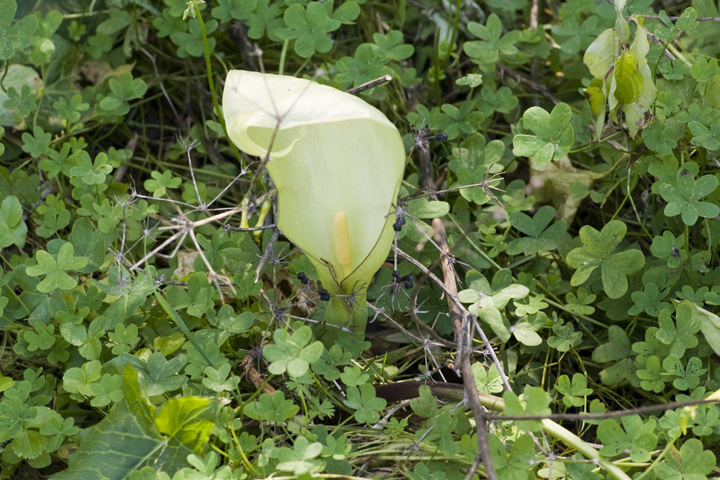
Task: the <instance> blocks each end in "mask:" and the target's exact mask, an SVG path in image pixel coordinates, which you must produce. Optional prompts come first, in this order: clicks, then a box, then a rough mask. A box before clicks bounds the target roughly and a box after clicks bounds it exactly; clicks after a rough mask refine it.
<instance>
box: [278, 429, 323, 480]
mask: <svg viewBox="0 0 720 480" xmlns="http://www.w3.org/2000/svg"><path fill="white" fill-rule="evenodd" d="M320 452H322V443H320V442H313V443H310V442H309V441H308V440H307V439H306V438H305V437H298V438H297V439H296V440H295V445H293V448H292V450H291V449H289V448H287V447H282V448H280V449H279V451H278V454H277V456H278V460H279V461H280V462H279V463H278V464H277V468H278V470H282V471H285V472H292V473H294V474H295V475H304V476H308V475H309V474H310V473H316V472H319V471H320V470H321V469H322V467H323V463H322V462H321V461H320V460H313V459H314V458H315V457H317V456H318V455H320Z"/></svg>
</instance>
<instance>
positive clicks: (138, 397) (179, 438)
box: [51, 364, 218, 480]
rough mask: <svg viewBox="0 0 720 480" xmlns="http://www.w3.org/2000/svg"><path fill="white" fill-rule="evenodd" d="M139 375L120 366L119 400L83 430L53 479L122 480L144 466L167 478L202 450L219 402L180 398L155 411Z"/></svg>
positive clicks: (131, 369)
mask: <svg viewBox="0 0 720 480" xmlns="http://www.w3.org/2000/svg"><path fill="white" fill-rule="evenodd" d="M138 375H139V374H138V372H137V371H136V370H135V369H133V368H132V367H131V366H130V365H129V364H127V365H126V366H125V368H124V370H123V385H124V389H125V398H124V400H122V401H121V402H120V403H118V404H117V405H116V406H115V407H114V408H113V409H112V411H111V412H110V414H109V415H108V416H106V417H105V418H104V419H103V420H101V421H100V422H99V423H98V424H97V425H95V426H92V427H90V428H89V429H88V430H87V433H86V435H85V436H84V437H83V440H82V442H81V444H80V447H79V448H78V449H77V451H76V452H75V453H73V454H72V455H71V456H70V459H69V462H68V464H69V467H68V469H67V470H65V471H64V472H62V473H59V474H57V475H54V476H53V477H51V478H52V480H77V479H80V478H82V479H83V480H102V479H105V478H107V479H110V480H124V479H127V478H128V477H129V475H130V474H131V473H132V472H133V471H135V470H138V469H141V468H142V467H144V466H152V467H153V468H156V469H159V470H162V471H164V472H167V473H169V474H172V473H174V472H175V471H177V470H179V469H180V468H183V467H185V466H186V465H187V461H186V458H187V456H188V455H189V454H191V453H193V450H195V451H197V452H201V451H204V449H205V448H207V445H208V444H207V439H208V435H209V432H210V429H211V428H212V426H213V424H214V422H212V419H213V418H214V415H215V413H214V411H216V408H215V406H217V405H218V404H217V403H215V402H214V401H212V400H210V399H204V398H198V397H182V398H176V399H173V400H170V401H168V402H167V403H166V404H164V405H162V406H161V407H160V409H158V410H157V411H156V409H155V407H154V406H153V405H152V404H150V402H149V401H148V399H147V397H146V395H145V393H144V392H143V390H142V387H141V386H140V383H139V378H138ZM187 445H190V446H192V449H191V448H188V446H187Z"/></svg>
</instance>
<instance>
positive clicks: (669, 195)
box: [659, 162, 720, 226]
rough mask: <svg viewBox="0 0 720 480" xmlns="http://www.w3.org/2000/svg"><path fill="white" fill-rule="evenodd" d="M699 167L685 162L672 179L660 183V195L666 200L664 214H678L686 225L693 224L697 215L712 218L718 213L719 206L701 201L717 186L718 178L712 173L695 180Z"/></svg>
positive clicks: (719, 212)
mask: <svg viewBox="0 0 720 480" xmlns="http://www.w3.org/2000/svg"><path fill="white" fill-rule="evenodd" d="M699 168H700V167H699V166H698V164H697V163H694V162H687V163H685V164H684V165H683V166H682V167H681V168H680V169H679V170H678V171H677V173H676V174H675V179H674V181H672V182H668V183H664V184H662V185H660V189H659V190H660V195H661V196H662V197H663V199H664V200H665V201H666V202H668V204H667V205H666V206H665V215H667V216H668V217H675V216H677V215H680V218H682V221H683V223H684V224H685V225H688V226H691V225H694V224H695V222H697V220H698V217H703V218H713V217H716V216H717V215H718V214H720V207H718V206H717V205H716V204H714V203H710V202H704V201H702V199H703V198H705V197H706V196H708V195H709V194H711V193H712V192H713V191H714V190H715V189H716V188H717V186H718V179H717V177H715V176H714V175H703V176H702V177H700V178H698V179H697V180H696V179H695V175H697V174H698V170H699Z"/></svg>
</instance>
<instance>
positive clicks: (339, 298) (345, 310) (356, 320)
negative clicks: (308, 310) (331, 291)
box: [319, 289, 368, 348]
mask: <svg viewBox="0 0 720 480" xmlns="http://www.w3.org/2000/svg"><path fill="white" fill-rule="evenodd" d="M366 291H367V289H363V290H361V291H357V292H353V293H352V295H350V296H348V295H343V294H340V295H331V297H330V300H329V302H328V306H327V309H326V310H325V315H324V316H323V322H324V325H323V327H324V329H323V330H321V331H320V333H319V336H320V340H322V342H323V343H324V344H325V346H326V347H327V348H330V347H331V346H333V345H334V344H335V342H336V341H337V338H338V335H340V332H341V331H346V332H348V333H349V334H350V336H351V337H352V338H353V339H354V340H357V341H362V340H363V339H364V338H365V326H366V325H367V316H368V308H367V301H366V296H365V294H366Z"/></svg>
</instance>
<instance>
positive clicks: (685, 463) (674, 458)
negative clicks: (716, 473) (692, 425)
mask: <svg viewBox="0 0 720 480" xmlns="http://www.w3.org/2000/svg"><path fill="white" fill-rule="evenodd" d="M714 468H715V455H714V454H713V453H712V452H711V451H709V450H703V444H702V442H701V441H700V440H698V439H697V438H691V439H690V440H688V441H687V442H685V443H684V444H683V446H682V447H680V451H679V452H676V453H675V454H674V455H669V456H668V459H667V462H666V463H661V464H659V465H658V467H657V474H658V476H659V477H660V478H678V479H680V478H683V479H695V478H697V479H701V478H706V475H709V474H710V472H712V471H713V469H714Z"/></svg>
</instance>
